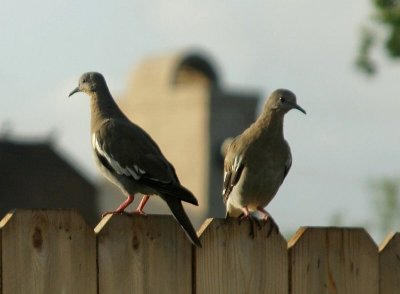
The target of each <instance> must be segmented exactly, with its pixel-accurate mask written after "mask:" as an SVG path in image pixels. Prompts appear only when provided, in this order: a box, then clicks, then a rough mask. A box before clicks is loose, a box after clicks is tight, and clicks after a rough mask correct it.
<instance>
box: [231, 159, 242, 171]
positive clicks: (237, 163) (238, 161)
mask: <svg viewBox="0 0 400 294" xmlns="http://www.w3.org/2000/svg"><path fill="white" fill-rule="evenodd" d="M241 164H242V156H240V155H236V156H235V160H234V161H233V170H234V171H235V172H237V171H238V169H239V167H240V165H241Z"/></svg>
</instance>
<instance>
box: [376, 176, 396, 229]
mask: <svg viewBox="0 0 400 294" xmlns="http://www.w3.org/2000/svg"><path fill="white" fill-rule="evenodd" d="M371 187H372V191H373V203H374V210H375V215H376V221H377V222H376V224H377V226H378V230H379V232H380V233H381V234H387V233H388V232H389V231H390V230H393V229H394V228H395V227H397V226H398V225H400V214H399V211H400V180H398V179H394V178H382V179H379V180H375V181H373V182H372V185H371Z"/></svg>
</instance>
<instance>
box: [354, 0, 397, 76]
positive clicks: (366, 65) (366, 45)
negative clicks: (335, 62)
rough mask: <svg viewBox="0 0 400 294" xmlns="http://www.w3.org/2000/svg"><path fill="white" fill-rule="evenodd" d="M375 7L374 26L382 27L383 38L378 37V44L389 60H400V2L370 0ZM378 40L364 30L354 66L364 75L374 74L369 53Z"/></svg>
mask: <svg viewBox="0 0 400 294" xmlns="http://www.w3.org/2000/svg"><path fill="white" fill-rule="evenodd" d="M372 1H373V4H374V7H375V15H374V18H373V20H374V26H383V27H384V28H385V36H379V40H380V42H382V43H383V44H384V48H385V50H386V52H387V54H388V56H389V57H390V58H393V59H396V58H400V0H372ZM377 39H378V36H377V33H372V30H371V29H369V30H364V31H363V32H362V35H361V40H360V48H359V53H358V57H357V59H356V66H357V67H358V68H359V69H360V70H362V71H363V72H364V73H366V74H369V75H371V74H374V73H375V72H376V69H377V67H376V64H375V63H374V62H373V61H372V60H371V58H370V52H371V49H372V48H373V46H374V45H375V44H376V43H380V42H377V41H376V40H377Z"/></svg>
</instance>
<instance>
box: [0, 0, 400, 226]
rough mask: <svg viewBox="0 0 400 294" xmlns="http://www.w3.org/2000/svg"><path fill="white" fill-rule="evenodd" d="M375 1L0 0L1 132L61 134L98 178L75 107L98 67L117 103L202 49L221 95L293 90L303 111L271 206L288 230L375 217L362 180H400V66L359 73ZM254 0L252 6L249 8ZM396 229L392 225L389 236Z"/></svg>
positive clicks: (62, 143)
mask: <svg viewBox="0 0 400 294" xmlns="http://www.w3.org/2000/svg"><path fill="white" fill-rule="evenodd" d="M369 2H370V1H366V0H365V1H362V0H356V1H345V0H340V1H330V2H325V1H315V0H314V1H311V0H308V1H298V0H292V1H289V0H286V1H265V0H264V1H233V0H230V1H212V0H205V1H196V2H195V1H183V0H171V1H161V0H157V1H132V0H116V1H79V2H78V1H59V0H56V1H54V0H42V1H11V0H4V1H2V9H1V10H0V53H1V54H0V87H1V100H0V101H1V102H0V103H1V104H0V123H1V124H2V125H3V129H4V128H5V126H6V125H11V129H12V133H13V135H14V136H16V137H20V138H24V137H25V136H29V137H36V136H40V137H46V136H48V135H54V134H55V140H56V146H57V148H58V149H59V150H61V152H64V154H66V156H67V157H68V158H69V160H71V161H72V162H74V163H76V164H77V165H78V166H79V168H80V169H81V170H82V171H83V172H85V173H87V174H89V175H90V176H91V177H92V178H95V177H97V176H98V174H97V171H96V170H95V167H94V164H93V162H92V158H91V154H90V140H89V136H88V133H89V104H88V98H87V97H85V96H84V95H76V96H74V97H73V98H71V99H67V95H68V93H69V92H70V91H71V90H72V89H73V88H74V87H75V86H76V85H77V80H78V78H79V76H80V75H81V74H82V73H83V72H86V71H89V70H96V71H99V72H102V73H103V74H104V76H105V77H106V79H107V81H108V84H109V86H110V88H111V91H112V92H113V93H114V96H118V94H121V93H123V92H124V89H125V87H126V83H127V79H128V75H129V74H131V73H132V71H133V70H134V68H135V66H136V65H137V64H138V62H139V61H140V60H141V59H143V58H145V57H146V56H149V55H156V54H162V53H168V52H175V51H177V50H182V49H188V48H200V49H202V50H205V52H207V53H208V54H209V55H210V56H211V57H212V58H213V60H214V61H215V63H216V65H217V67H218V68H217V69H218V72H219V73H220V75H221V80H222V82H223V85H224V87H226V88H230V89H250V90H259V91H260V93H262V94H263V96H266V95H267V94H268V92H270V91H272V90H273V89H275V88H278V87H285V88H288V89H291V90H292V91H294V92H295V93H296V94H297V97H298V102H299V104H300V105H301V106H302V107H303V108H305V109H306V110H307V113H308V114H307V116H303V115H302V114H301V113H300V112H295V111H293V112H291V113H289V114H288V116H287V118H286V122H285V130H286V131H285V136H286V138H287V140H288V141H289V143H290V145H291V147H292V154H293V166H292V170H291V172H290V174H289V176H288V177H287V179H286V181H285V183H284V185H283V186H282V188H281V190H280V191H279V193H278V195H277V197H276V198H275V199H274V200H273V201H272V202H271V204H270V205H269V207H268V210H269V211H270V213H271V214H272V215H273V216H274V218H275V220H276V221H277V223H278V224H279V225H280V226H281V228H283V230H295V229H296V228H297V227H298V226H305V225H327V224H329V222H330V220H331V216H332V215H333V214H335V213H338V212H340V213H343V215H344V220H345V225H364V224H365V223H366V222H371V221H372V220H373V214H374V209H373V207H372V206H371V201H370V199H371V197H372V196H371V194H370V192H369V188H368V180H369V179H371V178H380V177H383V176H393V177H396V176H399V174H400V172H399V169H400V168H399V158H400V157H399V156H398V153H399V150H400V140H399V139H400V138H399V131H398V126H399V125H400V116H399V115H398V113H399V110H400V102H399V101H400V100H399V95H398V93H399V92H398V85H399V79H398V76H399V75H398V71H399V65H398V63H397V64H396V63H389V62H385V61H384V58H383V57H382V56H383V53H382V52H379V50H378V52H377V53H376V56H377V57H378V58H380V59H381V61H382V67H381V73H380V74H379V75H378V76H377V77H376V78H374V79H369V78H366V77H364V76H363V75H361V74H359V73H358V72H356V71H355V69H354V67H353V63H354V58H355V55H356V52H357V49H358V41H359V34H360V30H361V26H362V24H363V23H365V22H366V20H367V19H368V16H370V15H371V13H372V11H371V7H370V5H369ZM250 3H251V4H250ZM393 229H396V228H393Z"/></svg>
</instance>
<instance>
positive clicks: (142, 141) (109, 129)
mask: <svg viewBox="0 0 400 294" xmlns="http://www.w3.org/2000/svg"><path fill="white" fill-rule="evenodd" d="M92 140H93V142H92V143H93V148H94V149H95V152H96V155H97V156H98V157H99V159H100V162H102V163H103V165H105V167H106V168H108V169H109V170H110V171H111V172H112V173H116V174H117V175H119V176H125V177H129V178H131V179H132V180H134V181H137V182H139V183H141V184H143V185H146V186H149V187H151V188H154V189H155V190H156V191H159V192H160V193H164V194H168V195H170V194H171V195H173V196H174V197H177V198H179V199H181V200H183V201H187V202H190V203H193V204H197V200H196V198H195V197H194V196H193V195H192V194H191V193H190V192H189V193H187V192H188V191H183V190H186V189H184V188H183V187H182V186H181V185H180V184H179V180H178V177H177V176H176V173H175V169H174V168H173V166H172V165H171V164H170V163H169V162H168V161H167V159H166V158H165V157H164V156H163V154H162V153H161V151H160V149H159V147H158V146H157V144H156V143H155V142H154V141H153V139H152V138H151V137H150V136H149V135H148V134H147V133H146V132H145V131H144V130H142V129H141V128H140V127H138V126H136V125H134V124H132V123H127V122H124V121H122V122H121V121H118V120H109V121H107V122H105V123H104V124H103V125H102V126H101V127H100V128H99V129H98V130H97V132H95V133H94V134H93V137H92Z"/></svg>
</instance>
